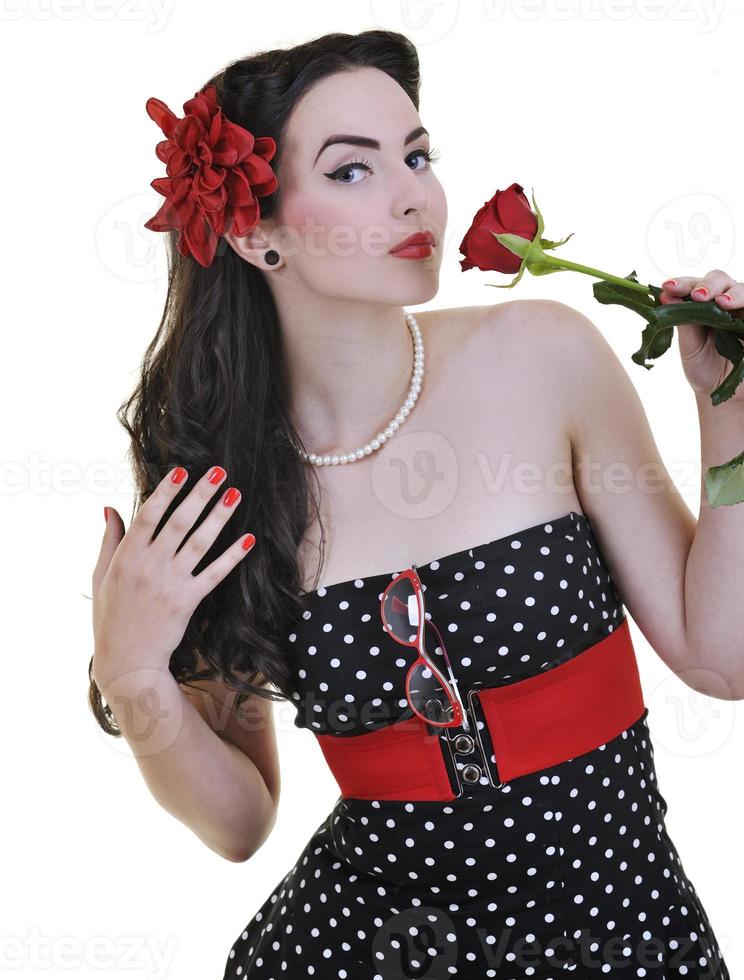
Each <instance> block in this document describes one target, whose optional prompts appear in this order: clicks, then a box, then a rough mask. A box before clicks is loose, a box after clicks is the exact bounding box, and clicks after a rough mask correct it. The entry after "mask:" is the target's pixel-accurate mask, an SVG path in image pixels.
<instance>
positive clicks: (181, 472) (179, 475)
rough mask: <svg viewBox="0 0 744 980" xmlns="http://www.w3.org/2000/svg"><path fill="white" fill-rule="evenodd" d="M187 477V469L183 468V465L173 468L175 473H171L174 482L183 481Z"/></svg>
mask: <svg viewBox="0 0 744 980" xmlns="http://www.w3.org/2000/svg"><path fill="white" fill-rule="evenodd" d="M185 479H186V470H185V469H184V468H183V466H177V467H176V468H175V469H174V470H173V473H172V474H171V481H172V482H173V483H183V481H184V480H185Z"/></svg>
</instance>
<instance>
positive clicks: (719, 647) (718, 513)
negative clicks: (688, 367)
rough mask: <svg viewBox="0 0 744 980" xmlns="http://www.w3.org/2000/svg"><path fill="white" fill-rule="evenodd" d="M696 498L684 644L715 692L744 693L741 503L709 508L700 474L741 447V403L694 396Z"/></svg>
mask: <svg viewBox="0 0 744 980" xmlns="http://www.w3.org/2000/svg"><path fill="white" fill-rule="evenodd" d="M697 405H698V416H699V419H700V453H701V500H700V513H699V516H698V525H697V529H696V531H695V536H694V538H693V542H692V546H691V548H690V552H689V555H688V558H687V565H686V569H685V611H686V637H687V646H688V649H689V650H690V652H691V654H692V655H693V658H694V662H695V663H696V665H697V666H698V667H700V668H702V669H703V670H705V671H710V672H712V674H713V675H714V676H715V677H716V678H717V680H716V681H715V682H713V678H711V682H713V683H712V687H711V690H713V688H716V689H718V690H720V692H721V693H720V694H718V696H720V697H728V698H742V697H744V503H740V504H732V505H730V506H724V505H721V506H719V507H711V505H710V503H709V502H708V499H707V496H706V492H705V486H704V484H703V483H702V478H703V477H704V475H705V471H706V470H707V469H708V468H709V467H711V466H718V465H720V464H721V463H725V462H727V461H728V460H729V459H732V458H733V457H734V456H737V455H738V454H739V453H741V452H742V450H744V408H743V407H742V404H741V403H739V402H733V403H731V404H729V403H727V402H722V403H721V404H720V405H716V406H714V405H713V404H712V403H711V401H710V398H709V397H707V398H698V399H697Z"/></svg>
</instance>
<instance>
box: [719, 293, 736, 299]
mask: <svg viewBox="0 0 744 980" xmlns="http://www.w3.org/2000/svg"><path fill="white" fill-rule="evenodd" d="M720 299H727V300H729V301H730V300H732V299H733V296H729V294H728V293H721V296H720Z"/></svg>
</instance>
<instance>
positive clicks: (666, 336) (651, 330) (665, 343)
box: [630, 320, 674, 371]
mask: <svg viewBox="0 0 744 980" xmlns="http://www.w3.org/2000/svg"><path fill="white" fill-rule="evenodd" d="M673 336H674V330H673V329H672V328H671V327H662V326H660V325H659V324H658V323H657V322H656V321H655V320H652V321H651V322H650V323H649V324H648V325H647V326H646V327H645V329H644V330H643V333H642V334H641V346H640V347H639V348H638V350H637V351H635V353H633V354H631V355H630V356H631V360H633V361H635V363H636V364H640V365H641V367H645V368H646V370H648V371H650V370H651V368H652V367H653V364H646V361H652V360H656V358H657V357H661V355H662V354H665V353H666V352H667V351H668V350H669V347H670V345H671V343H672V337H673Z"/></svg>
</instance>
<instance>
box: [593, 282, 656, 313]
mask: <svg viewBox="0 0 744 980" xmlns="http://www.w3.org/2000/svg"><path fill="white" fill-rule="evenodd" d="M592 291H593V293H594V298H595V299H596V300H598V301H599V302H600V303H605V304H617V305H618V306H625V307H627V308H628V309H629V310H634V311H635V312H636V313H639V314H640V315H641V316H642V317H644V318H645V319H646V320H653V319H654V315H653V313H652V312H651V311H652V310H653V309H654V306H653V301H652V300H651V299H650V298H647V297H646V296H644V295H643V294H642V293H641V292H640V291H639V290H637V289H624V288H623V287H622V286H619V285H618V284H617V283H614V282H605V281H604V280H602V281H601V282H595V283H592Z"/></svg>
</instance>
